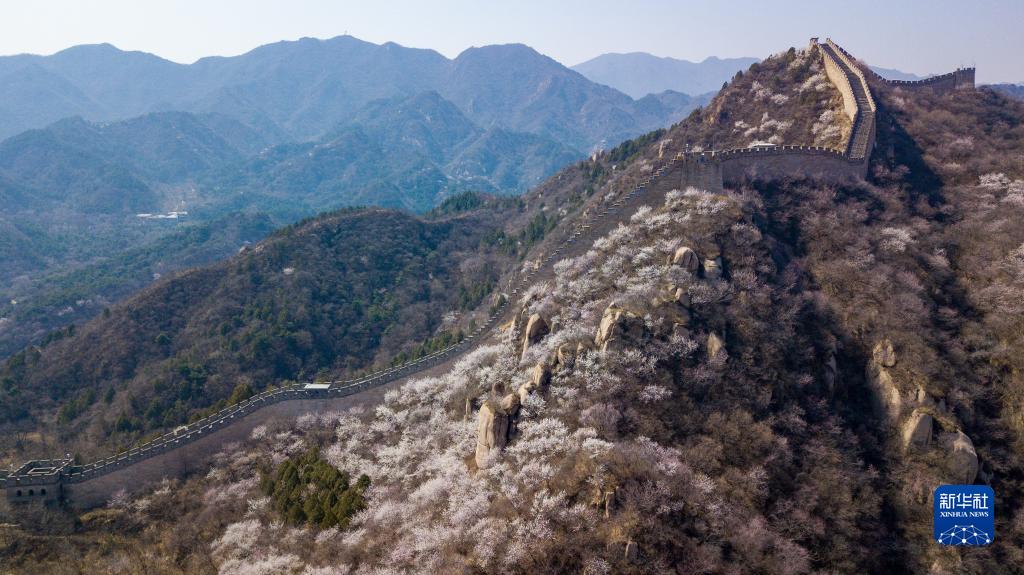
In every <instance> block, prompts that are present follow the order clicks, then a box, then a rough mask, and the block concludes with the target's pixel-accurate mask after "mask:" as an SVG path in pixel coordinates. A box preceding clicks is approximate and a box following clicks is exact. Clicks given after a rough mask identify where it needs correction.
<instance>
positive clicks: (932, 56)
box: [0, 0, 1024, 82]
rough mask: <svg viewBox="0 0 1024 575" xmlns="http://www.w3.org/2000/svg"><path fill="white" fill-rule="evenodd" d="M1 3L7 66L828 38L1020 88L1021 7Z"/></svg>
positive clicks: (304, 0)
mask: <svg viewBox="0 0 1024 575" xmlns="http://www.w3.org/2000/svg"><path fill="white" fill-rule="evenodd" d="M839 6H840V3H838V2H827V1H799V2H798V1H790V2H787V1H784V0H775V1H764V0H760V1H754V0H751V1H748V0H729V1H715V0H702V1H697V2H690V1H678V0H677V1H674V2H672V1H668V0H617V1H605V0H587V1H576V0H567V1H559V0H509V1H504V2H500V1H496V0H476V1H469V0H420V1H416V0H405V1H387V0H364V1H361V2H349V1H338V0H336V1H329V0H288V1H272V0H168V1H164V2H153V1H147V0H32V1H30V2H25V1H23V0H18V1H15V0H0V54H17V53H23V52H30V53H37V54H51V53H53V52H56V51H58V50H61V49H63V48H66V47H68V46H72V45H75V44H83V43H99V42H110V43H112V44H114V45H115V46H117V47H119V48H121V49H124V50H143V51H146V52H152V53H154V54H157V55H160V56H163V57H164V58H168V59H170V60H175V61H177V62H192V61H194V60H196V59H197V58H199V57H202V56H208V55H234V54H240V53H243V52H246V51H248V50H250V49H252V48H254V47H256V46H258V45H260V44H266V43H269V42H275V41H278V40H294V39H297V38H301V37H303V36H312V37H317V38H329V37H333V36H337V35H340V34H344V33H348V34H351V35H353V36H356V37H357V38H361V39H363V40H369V41H371V42H376V43H381V42H385V41H388V40H391V41H394V42H397V43H399V44H402V45H405V46H413V47H417V48H433V49H435V50H437V51H439V52H441V53H442V54H445V55H446V56H449V57H454V56H456V55H457V54H458V53H459V52H461V51H462V50H464V49H465V48H467V47H470V46H481V45H485V44H496V43H508V42H522V43H525V44H528V45H530V46H533V47H534V48H536V49H537V50H538V51H540V52H543V53H545V54H547V55H549V56H551V57H553V58H555V59H556V60H559V61H560V62H562V63H564V64H566V65H573V64H577V63H579V62H582V61H584V60H587V59H589V58H591V57H593V56H596V55H598V54H601V53H604V52H632V51H644V52H651V53H653V54H657V55H659V56H673V57H677V58H685V59H688V60H702V59H704V58H705V57H706V56H712V55H713V56H722V57H726V56H757V57H764V56H765V55H767V54H770V53H773V52H777V51H780V50H783V49H785V48H787V47H789V46H792V45H803V44H804V43H805V42H806V41H807V38H809V37H810V36H821V37H824V36H831V37H832V38H834V39H835V40H836V41H838V42H839V43H840V44H842V45H843V46H845V47H846V48H848V49H849V50H850V51H851V52H853V53H854V54H855V55H857V56H858V57H860V58H861V59H863V60H866V61H867V62H869V63H871V64H873V65H877V66H884V67H888V68H898V69H901V70H904V71H907V72H914V73H918V74H924V73H931V72H946V71H949V70H952V69H954V68H956V67H957V66H969V65H976V66H977V67H978V80H979V81H982V82H998V81H1012V82H1024V59H1022V58H1021V54H1022V53H1024V40H1022V38H1024V33H1022V31H1021V29H1020V28H1021V24H1022V23H1024V0H999V1H996V0H929V1H924V0H921V1H917V0H915V1H909V0H884V1H881V0H858V1H856V2H843V3H842V4H841V6H842V8H840V7H839Z"/></svg>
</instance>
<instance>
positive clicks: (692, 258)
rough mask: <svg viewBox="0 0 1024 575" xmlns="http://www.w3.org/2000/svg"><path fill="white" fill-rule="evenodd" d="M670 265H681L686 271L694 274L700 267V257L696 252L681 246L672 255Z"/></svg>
mask: <svg viewBox="0 0 1024 575" xmlns="http://www.w3.org/2000/svg"><path fill="white" fill-rule="evenodd" d="M672 265H676V266H681V267H682V268H683V269H685V270H686V271H688V272H690V273H692V274H695V273H697V270H698V269H699V268H700V258H698V257H697V254H696V252H694V251H693V250H691V249H690V248H688V247H686V246H683V247H681V248H679V249H677V250H676V253H675V254H673V255H672Z"/></svg>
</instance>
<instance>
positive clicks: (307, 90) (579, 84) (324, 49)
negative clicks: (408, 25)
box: [0, 36, 693, 151]
mask: <svg viewBox="0 0 1024 575" xmlns="http://www.w3.org/2000/svg"><path fill="white" fill-rule="evenodd" d="M424 91H436V92H438V93H439V94H440V95H441V96H442V97H444V98H445V99H447V100H450V101H451V102H452V103H454V104H455V105H456V106H458V107H459V108H460V109H461V110H462V111H463V112H464V113H465V114H466V116H467V117H468V118H470V119H471V120H472V121H473V122H475V123H477V124H479V125H480V126H481V127H483V128H491V127H498V128H504V129H510V130H515V131H522V132H531V133H540V134H542V135H546V136H552V137H554V138H555V139H556V140H558V141H559V142H561V143H563V144H565V145H568V146H570V147H572V148H575V149H578V150H583V151H586V150H588V149H589V148H591V147H592V146H594V145H597V144H600V143H601V142H603V141H606V142H608V143H610V144H614V143H617V142H619V141H621V140H624V139H626V138H628V137H631V136H635V135H637V134H640V133H643V132H646V131H649V130H652V129H655V128H658V127H661V126H663V125H665V124H666V123H670V120H671V119H672V118H678V117H680V116H681V114H682V113H685V112H686V111H688V110H679V109H664V107H662V108H659V107H657V106H650V105H638V103H637V102H634V101H633V99H631V98H630V97H628V96H626V95H625V94H622V93H621V92H618V91H616V90H613V89H609V88H608V87H607V86H602V85H599V84H595V83H594V82H591V81H589V80H587V79H586V78H584V77H583V76H581V75H580V74H577V73H575V72H573V71H572V70H570V69H568V68H566V67H565V66H562V65H561V64H559V63H558V62H556V61H554V60H552V59H551V58H548V57H546V56H543V55H541V54H539V53H537V52H536V51H534V50H533V49H531V48H529V47H527V46H524V45H521V44H512V45H503V46H485V47H482V48H471V49H468V50H466V51H465V52H463V53H462V54H460V55H459V56H458V57H457V58H455V59H454V60H449V59H448V58H445V57H444V56H442V55H441V54H439V53H437V52H434V51H433V50H420V49H413V48H405V47H403V46H399V45H398V44H394V43H390V42H389V43H386V44H381V45H378V44H372V43H370V42H364V41H362V40H358V39H356V38H353V37H351V36H340V37H337V38H332V39H330V40H317V39H312V38H304V39H302V40H298V41H294V42H278V43H275V44H268V45H266V46H261V47H259V48H256V49H255V50H252V51H250V52H248V53H246V54H243V55H241V56H235V57H210V58H203V59H201V60H199V61H197V62H195V63H194V64H190V65H184V64H177V63H174V62H170V61H168V60H164V59H162V58H159V57H157V56H154V55H152V54H146V53H142V52H124V51H121V50H119V49H117V48H115V47H114V46H111V45H109V44H100V45H86V46H76V47H73V48H69V49H67V50H64V51H62V52H58V53H56V54H53V55H52V56H36V55H18V56H6V57H2V58H0V137H7V136H11V135H14V134H16V133H18V132H21V131H24V130H27V129H31V128H40V127H43V126H45V125H47V124H49V123H51V122H54V121H56V120H59V119H61V118H65V117H68V116H82V117H83V118H85V119H87V120H92V121H112V120H118V119H126V118H130V117H135V116H139V115H142V114H147V113H151V112H157V111H167V110H179V111H188V112H196V113H211V112H213V113H220V114H224V115H226V116H229V117H232V118H234V119H237V120H240V121H242V122H244V123H246V124H247V125H249V126H250V127H252V128H253V129H257V130H260V131H261V132H262V133H265V134H268V135H273V136H276V137H277V138H278V140H279V141H286V140H309V139H313V138H317V137H320V136H323V135H324V134H325V133H326V132H327V131H328V130H330V129H332V128H333V127H334V126H335V125H337V124H338V123H340V122H343V121H347V120H350V119H351V118H352V117H353V115H354V114H355V113H356V112H357V111H359V110H360V109H361V108H362V107H363V106H365V105H366V104H368V103H369V102H371V101H374V100H378V99H382V98H394V97H398V96H411V95H414V94H417V93H421V92H424ZM673 101H674V102H676V101H677V100H673ZM687 105H688V106H689V107H690V108H692V107H693V106H692V105H689V104H687Z"/></svg>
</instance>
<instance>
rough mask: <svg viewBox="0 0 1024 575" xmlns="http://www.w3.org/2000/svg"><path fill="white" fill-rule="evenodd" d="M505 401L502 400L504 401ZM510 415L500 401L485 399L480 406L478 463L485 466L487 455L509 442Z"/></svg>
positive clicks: (478, 465)
mask: <svg viewBox="0 0 1024 575" xmlns="http://www.w3.org/2000/svg"><path fill="white" fill-rule="evenodd" d="M503 402H504V401H502V403H503ZM509 423H510V417H509V415H508V413H506V412H505V410H503V409H502V407H501V405H500V403H499V404H495V403H494V402H492V401H485V402H484V404H483V405H481V406H480V415H479V417H478V419H477V426H476V458H475V459H476V465H477V467H479V468H481V469H482V468H484V467H486V465H487V456H488V455H489V454H490V453H491V451H493V450H495V449H503V448H504V447H505V446H506V445H507V444H508V435H509Z"/></svg>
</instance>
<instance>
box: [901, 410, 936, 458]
mask: <svg viewBox="0 0 1024 575" xmlns="http://www.w3.org/2000/svg"><path fill="white" fill-rule="evenodd" d="M933 421H934V420H933V419H932V416H931V414H929V413H928V412H926V411H924V410H922V409H915V410H914V412H913V413H911V414H910V417H908V418H907V420H906V421H904V422H903V430H902V436H903V449H905V450H906V449H910V448H912V447H917V448H923V447H928V445H929V444H930V443H931V441H932V424H933Z"/></svg>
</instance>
